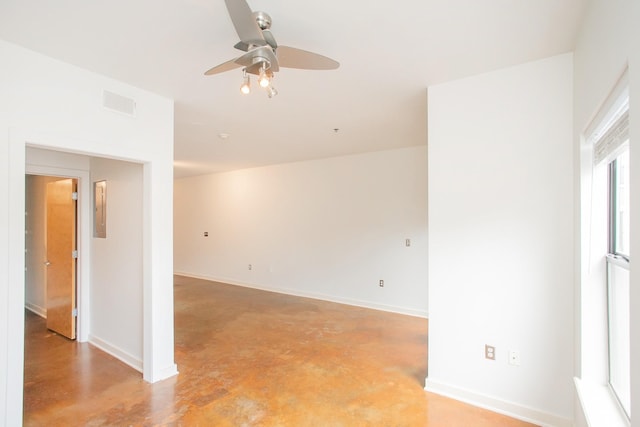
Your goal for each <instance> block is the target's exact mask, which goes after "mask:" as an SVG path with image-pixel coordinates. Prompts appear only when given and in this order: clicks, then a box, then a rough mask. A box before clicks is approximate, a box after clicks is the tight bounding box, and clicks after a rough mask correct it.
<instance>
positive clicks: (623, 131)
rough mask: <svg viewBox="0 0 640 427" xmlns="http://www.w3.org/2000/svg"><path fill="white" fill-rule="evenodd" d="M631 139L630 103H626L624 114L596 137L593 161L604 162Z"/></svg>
mask: <svg viewBox="0 0 640 427" xmlns="http://www.w3.org/2000/svg"><path fill="white" fill-rule="evenodd" d="M627 141H629V104H628V102H627V103H626V109H624V111H623V112H622V114H621V115H620V116H619V117H617V119H615V121H614V122H613V123H611V124H610V125H609V128H608V129H606V130H605V132H604V134H603V135H602V136H600V137H597V136H596V137H595V141H594V147H593V161H594V163H595V164H598V163H600V162H602V161H603V160H606V159H608V158H610V157H615V154H616V153H617V152H618V150H619V149H620V148H621V147H622V146H623V144H624V143H625V142H627Z"/></svg>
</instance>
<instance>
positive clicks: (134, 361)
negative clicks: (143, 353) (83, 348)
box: [89, 334, 143, 372]
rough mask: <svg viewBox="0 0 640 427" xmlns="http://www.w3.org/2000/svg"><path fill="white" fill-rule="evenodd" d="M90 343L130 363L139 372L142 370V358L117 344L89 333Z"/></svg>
mask: <svg viewBox="0 0 640 427" xmlns="http://www.w3.org/2000/svg"><path fill="white" fill-rule="evenodd" d="M89 344H91V345H93V346H95V347H97V348H99V349H100V350H102V351H104V352H105V353H107V354H109V355H111V356H113V357H115V358H116V359H118V360H120V361H121V362H123V363H124V364H126V365H129V366H130V367H132V368H133V369H135V370H136V371H138V372H142V371H143V369H142V360H141V359H138V358H137V357H135V356H133V355H131V354H129V353H127V352H126V351H124V350H122V349H121V348H118V347H117V346H115V345H113V344H111V343H109V342H107V341H104V340H102V339H100V338H98V337H96V336H94V335H91V334H89Z"/></svg>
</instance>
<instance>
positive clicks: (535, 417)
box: [424, 378, 573, 427]
mask: <svg viewBox="0 0 640 427" xmlns="http://www.w3.org/2000/svg"><path fill="white" fill-rule="evenodd" d="M424 389H425V390H426V391H428V392H431V393H436V394H439V395H442V396H445V397H449V398H451V399H455V400H459V401H461V402H464V403H468V404H470V405H473V406H477V407H479V408H483V409H488V410H490V411H493V412H497V413H499V414H503V415H507V416H509V417H512V418H517V419H519V420H522V421H526V422H529V423H533V424H536V425H540V426H550V427H551V426H553V427H571V426H573V422H572V420H570V419H567V418H564V417H560V416H558V415H554V414H549V413H547V412H543V411H539V410H537V409H534V408H529V407H527V406H523V405H520V404H518V403H515V402H508V401H506V400H502V399H498V398H495V397H492V396H487V395H484V394H480V393H476V392H474V391H471V390H466V389H462V388H458V387H455V386H452V385H449V384H445V383H441V382H438V381H434V380H430V379H429V378H427V379H426V381H425V386H424Z"/></svg>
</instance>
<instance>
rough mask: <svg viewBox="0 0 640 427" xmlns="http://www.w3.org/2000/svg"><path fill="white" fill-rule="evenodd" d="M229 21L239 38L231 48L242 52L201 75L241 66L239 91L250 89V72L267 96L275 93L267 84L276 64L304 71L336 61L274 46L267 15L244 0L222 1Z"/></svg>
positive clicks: (325, 67) (332, 65)
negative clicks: (253, 9) (242, 52)
mask: <svg viewBox="0 0 640 427" xmlns="http://www.w3.org/2000/svg"><path fill="white" fill-rule="evenodd" d="M225 3H226V5H227V10H228V11H229V16H230V17H231V22H232V23H233V26H234V27H235V29H236V33H238V36H239V37H240V41H239V42H238V43H236V44H235V45H234V46H233V47H235V48H236V49H239V50H241V51H244V52H246V53H245V54H244V55H241V56H239V57H237V58H234V59H231V60H229V61H227V62H223V63H222V64H220V65H216V66H215V67H213V68H211V69H210V70H208V71H207V72H205V73H204V74H205V75H207V76H210V75H213V74H219V73H223V72H225V71H229V70H233V69H235V68H239V67H243V69H242V74H243V83H242V86H240V90H241V92H242V93H244V94H248V93H250V92H251V86H250V85H251V82H250V79H249V75H250V74H254V75H256V76H258V83H259V85H260V86H261V87H263V88H265V89H266V90H267V95H268V96H269V98H271V97H273V96H275V95H277V93H278V92H277V91H276V89H275V88H274V87H273V85H272V84H271V81H272V79H273V74H274V73H275V72H277V71H278V70H279V69H280V67H284V68H299V69H304V70H333V69H336V68H338V67H339V66H340V64H339V63H338V62H336V61H334V60H333V59H331V58H328V57H326V56H323V55H319V54H317V53H313V52H308V51H306V50H302V49H296V48H295V47H289V46H278V43H277V42H276V39H275V38H274V37H273V34H272V33H271V30H270V28H271V17H270V16H269V15H268V14H267V13H265V12H258V11H256V12H252V11H251V8H249V5H248V4H247V2H246V0H225Z"/></svg>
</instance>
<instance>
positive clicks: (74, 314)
mask: <svg viewBox="0 0 640 427" xmlns="http://www.w3.org/2000/svg"><path fill="white" fill-rule="evenodd" d="M71 315H72V316H73V317H78V309H77V308H74V309H73V310H71Z"/></svg>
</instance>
